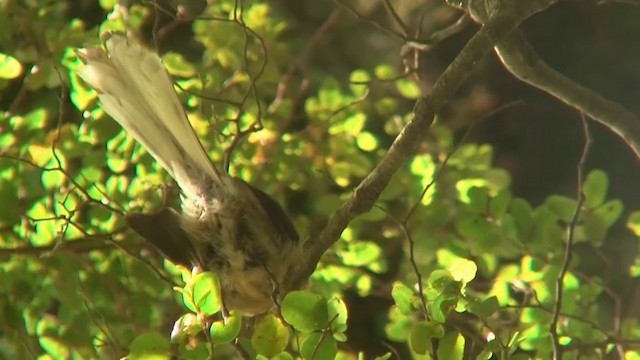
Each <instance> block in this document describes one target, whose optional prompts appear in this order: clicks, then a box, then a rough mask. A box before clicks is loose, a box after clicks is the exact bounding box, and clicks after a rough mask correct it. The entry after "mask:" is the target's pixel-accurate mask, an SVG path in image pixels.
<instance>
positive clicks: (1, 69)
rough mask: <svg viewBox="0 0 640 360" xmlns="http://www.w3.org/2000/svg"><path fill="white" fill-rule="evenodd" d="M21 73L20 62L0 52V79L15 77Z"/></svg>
mask: <svg viewBox="0 0 640 360" xmlns="http://www.w3.org/2000/svg"><path fill="white" fill-rule="evenodd" d="M20 74H22V64H20V62H19V61H18V60H16V59H15V58H13V57H11V56H9V55H6V54H2V53H0V79H15V78H17V77H18V76H20Z"/></svg>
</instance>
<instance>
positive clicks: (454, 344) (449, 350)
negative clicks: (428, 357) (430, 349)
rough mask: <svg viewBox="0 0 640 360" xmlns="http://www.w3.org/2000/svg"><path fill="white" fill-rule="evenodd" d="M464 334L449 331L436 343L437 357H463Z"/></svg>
mask: <svg viewBox="0 0 640 360" xmlns="http://www.w3.org/2000/svg"><path fill="white" fill-rule="evenodd" d="M464 343H465V341H464V336H462V335H461V334H460V333H459V332H450V333H448V334H447V335H445V336H444V338H442V340H440V344H438V351H437V354H438V359H448V360H457V359H460V360H462V359H463V358H464Z"/></svg>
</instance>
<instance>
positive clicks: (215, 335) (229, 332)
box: [209, 311, 242, 344]
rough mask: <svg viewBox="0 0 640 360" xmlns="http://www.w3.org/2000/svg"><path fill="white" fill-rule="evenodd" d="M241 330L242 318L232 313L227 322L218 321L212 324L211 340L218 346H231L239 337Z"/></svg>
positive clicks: (210, 330)
mask: <svg viewBox="0 0 640 360" xmlns="http://www.w3.org/2000/svg"><path fill="white" fill-rule="evenodd" d="M241 328H242V316H241V315H239V314H237V313H235V312H233V311H232V312H231V314H230V316H228V317H227V318H226V319H225V321H222V320H218V321H215V322H214V323H213V324H211V329H209V332H210V334H211V340H213V342H214V343H218V344H229V343H231V342H232V341H233V340H235V338H237V337H238V334H240V329H241Z"/></svg>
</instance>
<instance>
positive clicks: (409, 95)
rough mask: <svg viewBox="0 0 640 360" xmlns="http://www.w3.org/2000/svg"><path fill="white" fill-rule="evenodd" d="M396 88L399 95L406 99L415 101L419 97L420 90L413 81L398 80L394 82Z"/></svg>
mask: <svg viewBox="0 0 640 360" xmlns="http://www.w3.org/2000/svg"><path fill="white" fill-rule="evenodd" d="M396 88H397V89H398V91H399V92H400V95H401V96H402V97H404V98H406V99H411V100H415V99H417V98H418V97H419V96H420V88H419V87H418V85H416V83H414V82H413V81H410V80H407V79H400V80H398V81H396Z"/></svg>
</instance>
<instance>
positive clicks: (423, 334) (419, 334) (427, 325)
mask: <svg viewBox="0 0 640 360" xmlns="http://www.w3.org/2000/svg"><path fill="white" fill-rule="evenodd" d="M443 335H444V328H443V327H442V325H440V324H437V323H434V322H425V321H422V322H419V323H416V324H415V325H414V326H413V329H411V335H410V336H409V346H410V347H411V350H413V352H415V353H416V354H420V355H425V354H426V353H427V352H429V351H430V350H431V340H432V339H439V338H441V337H442V336H443Z"/></svg>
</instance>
